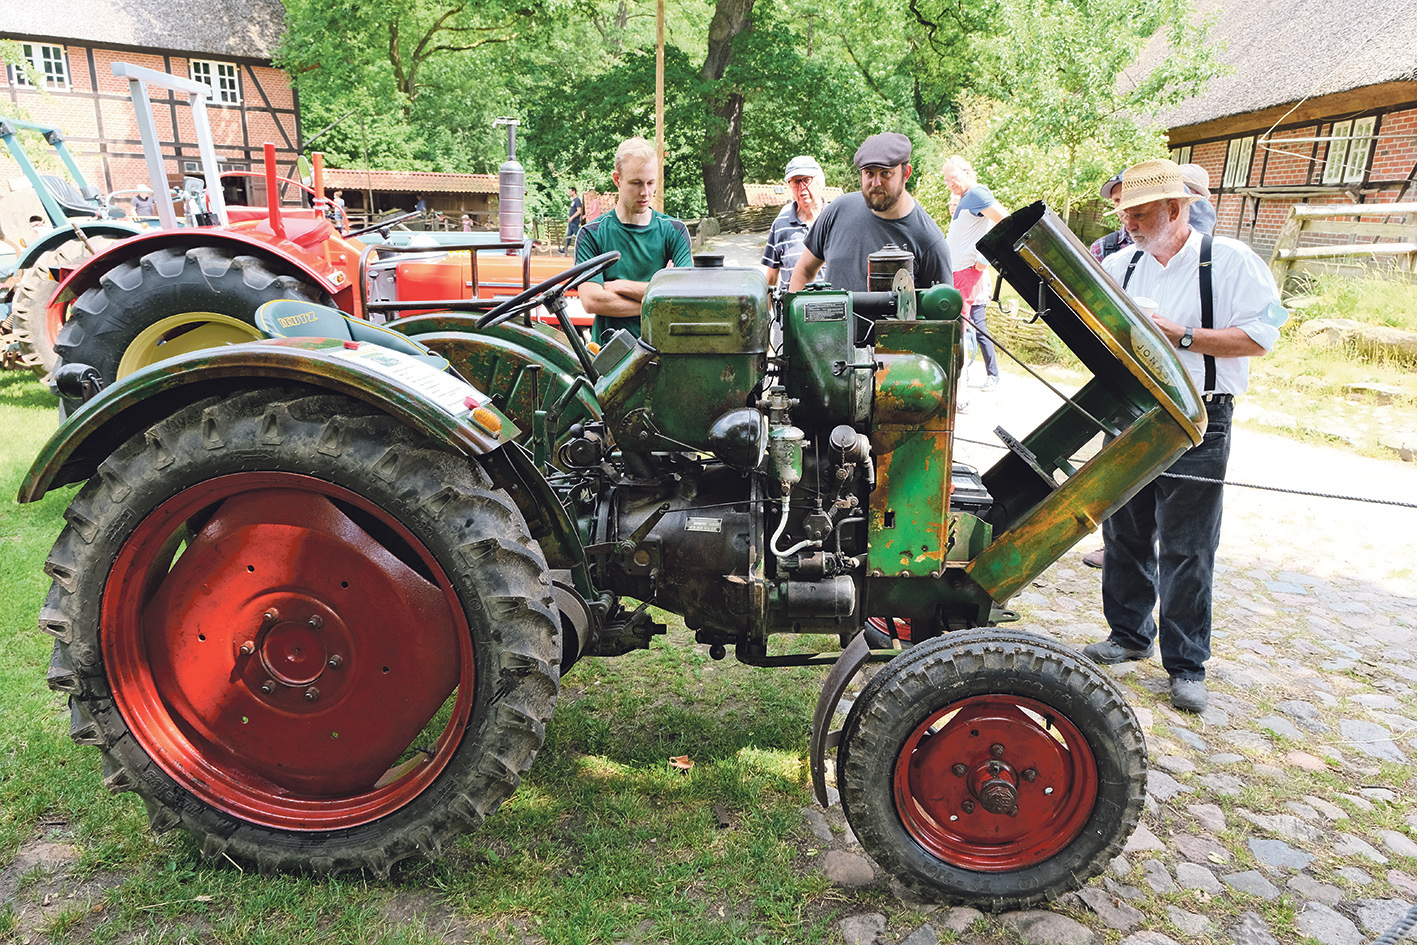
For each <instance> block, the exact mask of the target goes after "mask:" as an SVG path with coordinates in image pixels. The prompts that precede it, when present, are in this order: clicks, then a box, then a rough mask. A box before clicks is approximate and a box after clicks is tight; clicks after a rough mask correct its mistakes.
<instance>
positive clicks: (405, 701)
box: [40, 389, 560, 874]
mask: <svg viewBox="0 0 1417 945" xmlns="http://www.w3.org/2000/svg"><path fill="white" fill-rule="evenodd" d="M68 521H69V525H68V527H66V528H65V529H64V531H63V533H62V534H61V535H60V537H59V540H58V542H57V544H56V545H55V547H54V550H53V551H52V552H51V554H50V557H49V561H48V565H47V569H48V571H49V573H50V574H51V575H52V576H53V577H54V584H53V586H52V587H51V589H50V592H49V597H48V599H47V600H46V602H45V606H44V609H43V611H42V613H41V616H40V627H41V629H43V630H45V631H47V632H49V633H51V634H52V635H54V636H55V637H56V643H55V647H54V655H53V659H52V661H51V664H50V672H49V684H50V686H51V688H53V689H55V690H57V691H61V692H65V693H67V694H68V695H69V702H70V711H71V735H72V737H73V738H74V740H75V741H76V742H79V743H80V744H88V745H95V746H97V747H98V748H99V749H100V751H101V752H102V755H103V764H104V779H105V782H106V783H107V785H108V787H109V788H110V789H111V790H113V791H115V792H119V791H135V792H137V793H138V794H139V795H140V796H141V797H142V798H143V801H144V803H145V804H146V805H147V810H148V816H149V819H150V821H151V823H152V827H153V829H154V830H156V831H163V830H167V829H170V828H173V827H179V826H180V827H183V828H185V829H187V830H188V831H190V832H191V833H192V834H193V835H195V837H196V838H197V840H198V842H199V843H200V845H201V848H202V850H203V852H204V853H206V854H207V855H208V856H211V857H218V856H230V857H233V858H236V859H239V860H244V861H246V862H251V863H255V864H256V865H257V866H258V867H260V868H261V869H263V870H270V869H310V870H314V871H317V872H335V871H340V870H346V869H358V868H361V867H362V868H368V869H371V870H373V871H375V872H376V873H380V874H385V873H387V872H388V870H389V868H390V867H391V866H392V865H393V864H394V863H396V862H398V861H399V860H402V859H404V858H406V857H409V856H414V855H418V854H423V855H431V854H435V853H436V852H437V851H438V850H439V849H440V848H441V847H442V846H443V844H444V843H445V842H447V841H448V840H449V839H451V838H452V837H454V836H455V835H457V834H458V833H460V832H463V831H465V830H467V829H471V828H473V827H476V826H477V825H479V824H480V823H481V822H482V820H483V819H484V818H485V817H486V816H487V815H489V814H490V813H492V812H493V811H494V810H496V809H497V807H498V806H499V805H500V804H501V803H502V801H503V800H505V799H506V798H507V797H508V796H509V795H510V794H511V793H512V791H513V790H514V789H515V788H516V786H517V783H518V780H519V779H520V777H521V776H522V775H523V774H524V773H525V772H526V771H527V770H528V769H529V768H530V767H531V763H532V761H533V759H534V758H535V756H536V753H537V751H538V750H539V749H540V747H541V743H542V740H543V738H544V736H545V725H546V722H547V721H548V720H549V719H550V717H551V713H552V709H553V708H554V706H555V701H556V696H557V691H558V685H559V681H558V679H559V677H558V673H557V662H558V660H559V654H560V638H559V632H560V631H559V624H558V620H557V619H556V617H555V616H554V613H555V612H554V610H553V603H552V598H551V585H550V583H549V582H548V580H547V578H546V576H545V571H546V563H545V559H544V558H543V556H542V554H541V550H540V548H539V546H538V545H537V544H536V543H535V541H534V540H533V539H532V538H531V537H530V535H529V533H528V530H527V526H526V523H525V521H524V519H523V518H522V516H521V514H520V512H519V511H518V510H517V507H516V506H515V505H514V504H513V503H512V501H511V499H510V498H508V496H507V495H506V494H505V493H504V492H502V491H500V490H498V489H496V488H494V487H493V486H492V484H491V482H490V481H489V479H488V478H487V476H486V474H485V473H484V472H483V471H482V470H481V469H480V468H479V467H478V466H476V465H475V464H474V463H472V462H470V461H468V460H467V459H466V458H465V457H463V456H461V455H459V454H455V453H453V452H452V451H450V450H449V449H446V448H444V447H441V446H439V445H437V444H435V443H432V442H430V441H428V440H426V439H424V438H422V437H420V436H418V435H416V434H414V433H412V432H410V431H409V430H407V429H406V428H405V427H403V426H402V425H400V424H398V423H397V422H395V421H394V420H393V419H391V418H390V417H388V416H386V415H384V414H382V413H380V412H378V411H377V410H375V409H374V408H373V407H371V406H369V405H366V404H363V403H362V402H358V401H354V400H351V399H348V398H344V397H339V396H334V395H325V394H316V395H311V394H310V393H309V392H308V391H303V392H302V391H299V390H282V389H266V390H257V391H252V392H248V393H245V394H241V395H238V396H235V397H231V398H224V399H212V400H207V401H203V402H200V403H197V404H195V405H193V406H191V407H187V408H185V409H182V410H179V411H178V412H176V413H174V414H172V415H171V416H169V417H167V418H166V419H164V420H161V421H159V422H157V423H155V424H154V425H152V426H151V427H149V428H148V429H147V430H145V431H142V432H140V433H138V434H136V435H135V436H134V437H133V438H132V439H130V440H129V441H128V442H127V443H125V444H124V445H123V446H121V447H120V448H119V449H118V450H116V451H115V452H114V453H113V454H112V455H111V456H109V457H108V459H107V460H105V461H104V462H103V464H102V465H101V466H100V467H99V470H98V473H97V475H95V476H94V477H93V478H92V479H91V480H90V481H89V482H88V484H87V485H86V486H85V487H84V488H83V489H82V490H81V491H80V492H79V494H78V495H77V496H76V497H75V499H74V501H73V503H72V504H71V506H70V508H69V512H68Z"/></svg>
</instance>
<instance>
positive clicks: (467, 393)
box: [329, 342, 487, 417]
mask: <svg viewBox="0 0 1417 945" xmlns="http://www.w3.org/2000/svg"><path fill="white" fill-rule="evenodd" d="M329 355H330V357H333V358H339V359H340V360H343V361H352V362H354V363H357V364H360V365H363V366H364V367H366V368H370V369H372V370H374V371H376V372H378V373H379V374H382V375H384V376H385V377H389V378H392V379H394V380H396V381H399V382H400V383H402V384H404V385H406V386H408V387H411V388H413V389H414V390H416V391H418V393H420V394H422V395H423V396H424V397H425V398H426V399H427V400H428V401H429V402H430V403H432V404H433V405H435V406H437V407H438V408H439V409H441V410H445V411H447V412H448V413H450V414H452V415H453V416H455V417H456V416H462V415H463V414H466V413H467V412H468V410H469V409H471V408H470V407H469V406H468V404H467V399H468V398H469V397H472V398H474V400H473V405H474V406H476V405H477V404H481V403H482V402H483V401H485V400H486V399H487V398H486V397H485V396H484V395H483V394H482V393H480V392H479V391H478V390H477V388H475V387H473V386H472V385H471V384H468V383H466V382H464V381H462V380H460V379H459V378H456V377H454V376H453V375H451V374H449V373H447V372H446V371H440V370H438V369H437V368H436V367H434V366H433V365H431V364H429V363H428V362H426V361H423V360H421V359H419V358H415V357H412V356H410V355H406V354H402V353H400V352H398V351H390V350H389V349H388V348H381V347H380V346H378V345H376V344H371V343H367V342H361V343H360V344H359V347H357V348H335V349H334V350H332V351H330V352H329Z"/></svg>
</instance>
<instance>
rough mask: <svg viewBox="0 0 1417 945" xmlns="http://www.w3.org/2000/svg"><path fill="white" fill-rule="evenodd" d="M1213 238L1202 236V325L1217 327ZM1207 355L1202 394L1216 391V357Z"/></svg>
mask: <svg viewBox="0 0 1417 945" xmlns="http://www.w3.org/2000/svg"><path fill="white" fill-rule="evenodd" d="M1211 242H1213V241H1212V239H1211V237H1209V236H1202V237H1201V327H1202V328H1207V329H1209V328H1214V327H1215V290H1214V289H1212V288H1211V283H1210V244H1211ZM1204 357H1205V389H1204V390H1202V391H1201V393H1202V394H1211V393H1214V392H1215V358H1213V357H1211V356H1210V355H1208V354H1207V355H1204Z"/></svg>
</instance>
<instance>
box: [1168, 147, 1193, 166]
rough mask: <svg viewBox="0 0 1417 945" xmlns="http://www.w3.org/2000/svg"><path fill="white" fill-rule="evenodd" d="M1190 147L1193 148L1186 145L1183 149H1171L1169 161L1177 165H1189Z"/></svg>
mask: <svg viewBox="0 0 1417 945" xmlns="http://www.w3.org/2000/svg"><path fill="white" fill-rule="evenodd" d="M1192 147H1193V145H1189V144H1188V145H1186V146H1185V147H1184V148H1172V149H1171V160H1173V161H1175V162H1176V163H1177V164H1189V163H1191V148H1192Z"/></svg>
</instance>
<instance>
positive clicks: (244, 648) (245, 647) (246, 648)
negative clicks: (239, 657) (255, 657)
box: [241, 640, 256, 656]
mask: <svg viewBox="0 0 1417 945" xmlns="http://www.w3.org/2000/svg"><path fill="white" fill-rule="evenodd" d="M241 652H242V653H245V654H246V655H247V656H250V655H251V654H252V653H254V652H256V644H254V643H252V642H251V641H250V640H247V641H246V642H245V643H243V644H241Z"/></svg>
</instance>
